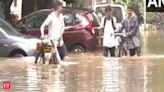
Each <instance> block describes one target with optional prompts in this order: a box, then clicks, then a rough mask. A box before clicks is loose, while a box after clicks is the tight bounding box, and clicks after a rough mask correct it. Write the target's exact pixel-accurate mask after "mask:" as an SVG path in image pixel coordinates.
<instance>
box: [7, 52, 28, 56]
mask: <svg viewBox="0 0 164 92" xmlns="http://www.w3.org/2000/svg"><path fill="white" fill-rule="evenodd" d="M24 56H26V54H25V53H24V52H23V51H14V52H12V53H11V54H10V57H24Z"/></svg>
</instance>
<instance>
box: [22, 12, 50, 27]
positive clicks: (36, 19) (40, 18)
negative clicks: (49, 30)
mask: <svg viewBox="0 0 164 92" xmlns="http://www.w3.org/2000/svg"><path fill="white" fill-rule="evenodd" d="M47 16H48V14H47V13H44V14H43V13H42V14H37V15H35V16H34V15H33V16H31V17H28V18H27V19H26V20H25V21H24V24H25V27H26V28H27V29H33V28H40V26H41V25H42V23H43V22H44V20H45V19H46V17H47Z"/></svg>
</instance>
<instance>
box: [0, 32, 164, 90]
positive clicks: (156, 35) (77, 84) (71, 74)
mask: <svg viewBox="0 0 164 92" xmlns="http://www.w3.org/2000/svg"><path fill="white" fill-rule="evenodd" d="M163 41H164V33H163V32H142V56H141V57H122V58H109V59H108V60H104V58H103V57H102V52H100V51H97V52H91V53H82V54H76V55H75V54H70V55H69V57H70V61H69V62H63V63H62V64H61V65H48V64H45V65H42V64H34V58H33V57H27V58H15V59H12V58H0V92H3V91H4V92H164V87H163V86H164V62H163V61H164V49H163V47H164V43H163ZM4 81H9V82H11V85H10V86H11V88H10V90H4V89H3V88H2V82H4Z"/></svg>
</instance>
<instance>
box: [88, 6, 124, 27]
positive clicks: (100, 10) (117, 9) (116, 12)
mask: <svg viewBox="0 0 164 92" xmlns="http://www.w3.org/2000/svg"><path fill="white" fill-rule="evenodd" d="M108 5H110V6H111V7H112V9H113V16H114V17H116V19H117V24H118V25H119V24H120V23H121V22H122V20H123V19H125V9H124V6H123V5H120V4H103V3H102V4H97V5H95V6H93V7H90V8H92V9H93V10H94V11H95V13H96V14H97V16H98V17H99V19H100V20H101V18H102V17H103V16H105V7H106V6H108Z"/></svg>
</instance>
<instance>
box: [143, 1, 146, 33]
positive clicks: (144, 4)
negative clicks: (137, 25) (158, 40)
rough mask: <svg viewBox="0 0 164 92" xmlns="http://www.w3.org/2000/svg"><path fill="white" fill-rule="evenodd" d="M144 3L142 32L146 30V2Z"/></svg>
mask: <svg viewBox="0 0 164 92" xmlns="http://www.w3.org/2000/svg"><path fill="white" fill-rule="evenodd" d="M143 1H144V31H145V30H146V0H143Z"/></svg>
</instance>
